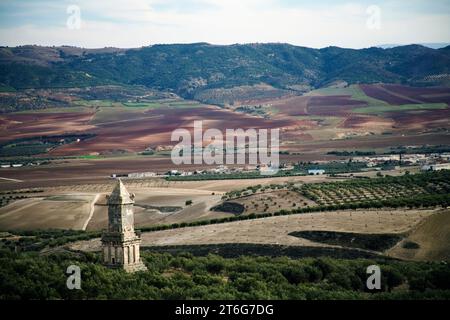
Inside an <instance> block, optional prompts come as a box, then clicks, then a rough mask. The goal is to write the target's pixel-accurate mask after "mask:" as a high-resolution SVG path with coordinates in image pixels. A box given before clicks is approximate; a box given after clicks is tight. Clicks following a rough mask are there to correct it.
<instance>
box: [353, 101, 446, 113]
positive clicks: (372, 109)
mask: <svg viewBox="0 0 450 320" xmlns="http://www.w3.org/2000/svg"><path fill="white" fill-rule="evenodd" d="M446 108H448V106H447V104H446V103H422V104H404V105H399V106H390V105H383V106H380V105H378V106H368V107H363V108H357V109H354V110H353V112H355V113H368V114H383V113H386V112H399V111H414V110H436V109H446Z"/></svg>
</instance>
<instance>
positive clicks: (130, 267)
mask: <svg viewBox="0 0 450 320" xmlns="http://www.w3.org/2000/svg"><path fill="white" fill-rule="evenodd" d="M123 268H124V270H125V271H126V272H130V273H131V272H136V271H147V267H146V266H145V264H144V263H143V262H142V261H139V262H137V263H133V264H127V265H124V266H123Z"/></svg>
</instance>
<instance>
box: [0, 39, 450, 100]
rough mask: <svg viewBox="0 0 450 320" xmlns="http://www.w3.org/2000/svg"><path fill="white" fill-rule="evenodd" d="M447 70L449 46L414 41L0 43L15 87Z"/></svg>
mask: <svg viewBox="0 0 450 320" xmlns="http://www.w3.org/2000/svg"><path fill="white" fill-rule="evenodd" d="M433 75H436V77H432V76H433ZM437 75H439V76H437ZM430 76H431V77H430ZM449 77H450V50H449V47H446V48H442V49H431V48H428V47H424V46H420V45H409V46H401V47H394V48H390V49H382V48H375V47H373V48H368V49H360V50H355V49H343V48H339V47H327V48H323V49H311V48H306V47H299V46H293V45H289V44H278V43H268V44H243V45H240V44H237V45H227V46H221V45H210V44H207V43H194V44H171V45H153V46H149V47H143V48H138V49H116V48H105V49H82V48H75V47H40V46H21V47H1V48H0V86H1V87H4V88H11V87H12V88H15V89H21V88H38V87H41V88H42V87H79V86H92V85H104V84H126V85H144V86H147V87H150V88H155V89H160V90H169V91H173V92H175V93H177V94H179V95H181V96H182V97H185V98H195V97H196V96H198V95H200V94H201V93H202V92H205V91H206V90H209V91H211V90H213V89H218V88H220V89H227V88H233V87H239V86H248V85H256V84H266V85H269V86H272V87H275V88H277V89H295V90H305V89H308V88H311V87H313V88H314V87H321V86H324V85H327V84H330V83H333V82H335V81H340V80H342V81H346V82H348V83H375V82H384V83H403V84H411V85H434V84H448V83H450V81H449V80H450V79H449ZM430 79H433V80H430ZM430 81H434V82H430ZM298 88H301V89H298Z"/></svg>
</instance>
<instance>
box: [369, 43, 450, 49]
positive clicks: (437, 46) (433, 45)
mask: <svg viewBox="0 0 450 320" xmlns="http://www.w3.org/2000/svg"><path fill="white" fill-rule="evenodd" d="M418 44H419V45H421V46H424V47H428V48H431V49H441V48H445V47H448V46H450V43H448V42H428V43H418ZM401 46H403V45H401V44H381V45H379V46H376V47H377V48H382V49H389V48H394V47H401Z"/></svg>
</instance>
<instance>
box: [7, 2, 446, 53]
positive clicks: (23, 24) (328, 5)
mask: <svg viewBox="0 0 450 320" xmlns="http://www.w3.org/2000/svg"><path fill="white" fill-rule="evenodd" d="M78 17H80V19H78ZM190 42H209V43H214V44H232V43H250V42H288V43H292V44H296V45H302V46H308V47H316V48H321V47H326V46H330V45H336V46H341V47H351V48H362V47H369V46H373V45H380V44H388V43H389V44H391V43H395V44H409V43H426V42H427V43H430V42H450V0H379V1H377V0H373V1H372V0H371V1H365V0H363V1H352V0H349V1H345V0H344V1H340V0H335V1H331V0H315V1H304V0H184V1H181V0H70V1H65V0H57V1H49V0H16V1H9V0H0V45H8V46H15V45H22V44H39V45H74V46H83V47H89V48H93V47H105V46H114V47H140V46H146V45H150V44H155V43H190Z"/></svg>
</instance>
